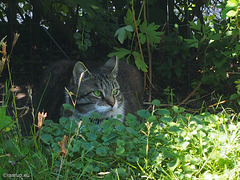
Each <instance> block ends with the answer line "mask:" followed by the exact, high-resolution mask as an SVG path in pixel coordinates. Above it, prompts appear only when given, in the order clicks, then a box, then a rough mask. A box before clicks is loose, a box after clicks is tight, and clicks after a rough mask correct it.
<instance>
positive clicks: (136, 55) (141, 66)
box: [132, 51, 148, 72]
mask: <svg viewBox="0 0 240 180" xmlns="http://www.w3.org/2000/svg"><path fill="white" fill-rule="evenodd" d="M132 54H133V56H134V59H135V64H136V66H137V68H138V69H139V70H142V71H143V72H147V67H148V66H147V65H146V64H145V62H143V60H142V59H141V56H140V54H139V53H138V52H136V51H134V52H133V53H132Z"/></svg>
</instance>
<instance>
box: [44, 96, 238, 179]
mask: <svg viewBox="0 0 240 180" xmlns="http://www.w3.org/2000/svg"><path fill="white" fill-rule="evenodd" d="M153 104H154V105H153V110H152V111H151V112H149V111H147V110H140V111H138V116H139V117H138V118H137V117H135V116H133V115H131V114H128V115H127V117H126V122H125V125H123V124H121V123H120V122H119V121H118V120H116V119H111V120H108V121H104V124H102V125H100V126H95V124H94V123H93V122H90V120H89V119H88V118H86V119H84V120H83V121H80V122H76V121H75V120H74V119H67V118H65V117H62V118H60V123H59V124H56V123H53V122H52V121H51V120H46V121H45V126H44V127H43V129H42V131H41V135H40V139H41V141H42V142H43V143H44V146H45V147H47V149H48V150H47V154H48V157H52V158H53V157H54V159H52V160H51V162H52V163H53V169H55V170H56V174H55V175H54V174H52V176H57V177H65V178H67V177H74V178H80V179H81V178H91V179H97V178H100V177H101V178H103V177H104V178H105V179H112V178H116V179H117V178H120V179H131V178H135V179H136V178H137V179H140V178H149V179H159V178H160V179H162V178H163V179H174V178H175V179H176V178H177V179H198V178H200V179H209V178H220V179H221V178H222V179H227V178H234V177H238V176H239V175H240V174H239V168H240V167H239V162H240V159H239V145H238V144H239V135H238V134H239V130H240V123H237V122H234V121H232V118H233V117H231V116H230V115H228V114H227V113H226V112H225V113H222V114H218V115H214V114H210V113H208V112H205V113H202V114H201V115H192V114H188V113H184V109H183V108H178V107H176V106H174V107H172V109H161V108H159V104H160V102H159V101H158V100H154V101H153ZM139 119H141V120H142V121H143V122H144V123H140V122H139ZM64 135H67V136H68V137H69V139H68V141H67V142H68V143H66V144H65V150H66V153H65V156H63V155H62V154H61V153H60V152H62V150H63V149H61V148H60V146H59V144H61V143H59V142H61V141H62V138H63V136H64Z"/></svg>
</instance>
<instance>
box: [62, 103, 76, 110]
mask: <svg viewBox="0 0 240 180" xmlns="http://www.w3.org/2000/svg"><path fill="white" fill-rule="evenodd" d="M63 109H64V110H73V109H74V107H73V106H72V105H70V104H63Z"/></svg>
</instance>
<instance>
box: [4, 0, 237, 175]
mask: <svg viewBox="0 0 240 180" xmlns="http://www.w3.org/2000/svg"><path fill="white" fill-rule="evenodd" d="M239 7H240V3H239V2H238V0H227V1H224V2H223V1H210V0H209V1H206V0H199V1H194V0H189V1H184V0H175V1H173V0H168V1H166V0H149V1H145V0H143V1H134V0H132V1H125V0H113V1H96V0H88V1H86V0H64V1H61V2H59V1H55V0H50V1H47V0H42V1H39V0H27V1H23V0H20V1H16V0H11V1H10V0H9V1H8V0H3V1H1V2H0V28H1V32H0V33H2V34H0V36H2V37H5V35H7V36H6V37H5V38H3V39H2V41H1V42H0V46H1V61H0V72H1V73H2V75H3V76H4V75H5V74H4V73H7V77H8V78H7V79H8V80H6V81H5V79H3V78H2V77H1V83H3V85H4V86H3V87H4V88H3V89H2V91H3V98H2V102H1V106H0V179H1V177H2V178H31V179H238V178H239V176H240V174H239V172H240V166H239V164H240V155H239V147H240V146H239V143H240V139H239V131H240V124H239V122H238V121H239V113H236V112H237V111H236V112H235V111H234V110H233V109H232V108H231V107H234V109H235V110H238V109H239V104H240V100H239V96H240V80H239V67H238V66H239V60H238V57H239V56H238V55H239V51H240V46H239V37H240V27H239ZM15 31H17V32H19V33H20V34H21V35H20V37H19V34H15V35H13V32H15ZM18 37H19V40H18V43H17V44H16V41H17V39H18ZM11 39H13V44H12V46H7V44H10V43H9V42H11ZM6 42H7V43H6ZM14 46H15V48H14V51H13V47H14ZM112 55H118V57H119V58H123V59H125V60H126V61H129V62H130V63H132V64H135V65H136V67H137V68H138V69H139V70H141V71H143V72H144V77H145V85H146V86H147V88H146V94H147V95H148V99H149V102H148V105H149V107H148V110H145V109H142V110H140V111H138V112H137V116H134V115H131V114H128V115H127V116H126V120H125V124H121V123H120V122H119V121H118V120H116V119H110V120H108V121H107V120H105V121H104V123H103V124H101V125H100V126H95V124H94V123H92V122H91V121H90V119H89V118H83V119H81V120H79V119H71V118H70V119H68V118H65V117H61V118H60V119H59V123H54V122H53V121H52V120H50V119H47V117H46V116H47V114H45V113H38V112H34V111H33V110H32V112H31V113H32V114H31V118H32V119H33V121H34V122H35V121H37V120H38V122H39V123H38V124H37V125H35V124H34V125H33V128H32V132H31V135H30V136H26V137H22V135H21V131H24V129H23V128H22V129H21V127H20V124H19V116H18V109H19V107H18V106H17V103H16V94H15V92H14V91H13V84H14V83H13V82H14V77H16V76H14V75H15V74H16V73H15V71H16V69H18V70H19V71H23V72H24V73H28V72H27V71H24V70H26V69H24V70H22V67H21V66H23V67H24V68H25V66H27V65H26V64H28V63H30V64H31V66H30V67H31V68H32V67H33V66H34V67H36V66H38V65H40V64H41V63H42V64H41V65H40V66H39V67H40V68H39V69H40V71H41V70H42V69H41V67H42V66H44V65H45V64H47V63H49V62H50V61H55V60H58V59H61V58H69V59H75V58H76V59H94V58H95V59H97V60H103V59H106V56H112ZM10 57H11V61H10ZM11 68H13V69H11ZM33 69H34V68H32V70H31V71H33ZM31 71H30V72H31ZM24 73H22V74H24ZM34 73H36V72H35V69H34ZM28 75H29V74H28ZM19 77H20V78H21V77H22V76H19ZM33 79H34V78H33ZM3 80H4V81H3ZM34 80H35V79H34ZM160 82H161V83H160ZM235 84H236V85H237V86H236V87H237V88H236V87H235ZM152 85H153V86H152ZM173 88H175V89H174V90H173ZM193 89H194V91H192V90H193ZM191 91H192V93H190V92H191ZM213 92H214V93H215V94H214V93H213ZM159 94H160V95H159ZM188 94H190V95H189V96H188V97H187V98H186V99H184V100H183V101H182V95H184V97H185V96H187V95H188ZM206 94H207V95H206ZM208 94H210V95H208ZM179 95H180V96H179ZM214 95H215V96H214ZM152 96H153V97H157V98H161V99H163V103H161V102H160V101H159V100H153V101H151V98H152ZM163 96H164V97H163ZM202 96H204V97H207V98H201V97H202ZM213 96H214V97H213ZM193 97H194V98H193ZM31 98H32V97H31ZM31 98H30V101H32V99H31ZM191 98H192V99H191ZM198 98H200V101H198V102H199V103H195V104H194V107H193V106H191V108H189V104H190V103H191V102H195V100H196V99H198ZM214 98H215V99H214ZM222 98H223V99H224V100H222ZM179 99H180V100H181V101H180V100H179ZM211 100H214V101H211ZM209 103H211V104H209ZM199 104H200V105H199ZM233 105H234V106H233ZM166 106H167V107H168V108H164V107H166ZM183 106H185V108H183ZM223 106H225V107H223ZM63 107H64V108H66V109H67V108H74V107H71V106H69V105H66V104H64V105H63ZM46 111H47V110H46ZM210 111H211V112H210ZM11 112H13V113H11ZM37 113H38V116H37ZM24 118H25V117H24V116H23V119H24ZM92 118H98V115H97V114H94V115H93V117H92ZM45 119H46V120H45ZM43 122H44V123H43ZM42 123H43V124H42Z"/></svg>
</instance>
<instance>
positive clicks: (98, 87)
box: [42, 56, 143, 122]
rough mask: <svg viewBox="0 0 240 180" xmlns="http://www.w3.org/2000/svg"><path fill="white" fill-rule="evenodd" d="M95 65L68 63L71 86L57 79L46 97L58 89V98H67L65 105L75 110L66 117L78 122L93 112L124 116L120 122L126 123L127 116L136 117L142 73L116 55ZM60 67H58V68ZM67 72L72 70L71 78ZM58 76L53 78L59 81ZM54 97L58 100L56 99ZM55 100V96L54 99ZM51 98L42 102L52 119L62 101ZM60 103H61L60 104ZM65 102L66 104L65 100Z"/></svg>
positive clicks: (108, 115) (103, 114)
mask: <svg viewBox="0 0 240 180" xmlns="http://www.w3.org/2000/svg"><path fill="white" fill-rule="evenodd" d="M65 63H66V62H65ZM92 66H94V64H87V65H86V66H85V64H83V63H82V62H80V61H79V62H77V63H76V64H75V65H74V67H73V66H72V65H69V66H67V63H66V64H65V69H64V71H65V73H64V76H67V77H68V78H69V81H68V82H70V83H65V82H61V81H60V80H58V81H59V82H58V83H57V82H54V83H53V85H52V83H51V82H50V83H49V85H48V86H49V87H48V90H47V92H46V95H48V96H49V95H50V93H51V89H52V88H54V89H55V90H56V88H57V91H58V92H59V98H62V97H64V96H65V103H68V104H71V105H73V106H74V107H75V108H74V110H72V111H70V112H64V115H66V116H70V117H73V118H76V119H79V118H81V117H83V116H87V117H90V116H91V113H92V112H96V113H99V114H100V115H101V118H102V119H107V118H110V117H114V118H116V117H121V118H119V120H121V121H122V122H123V121H124V117H125V115H126V114H127V113H129V112H130V113H132V114H136V111H137V110H138V109H139V104H140V103H139V102H141V99H142V95H143V86H142V80H141V76H140V72H139V71H138V70H137V69H136V68H134V67H133V66H131V65H129V64H127V63H125V62H123V61H119V60H118V59H117V57H116V56H115V57H113V58H111V59H109V60H108V61H107V62H106V63H105V64H104V65H102V66H100V67H97V68H96V67H92ZM57 67H58V65H55V68H57ZM71 67H72V68H71ZM63 68H64V67H63ZM66 69H71V73H72V75H71V76H72V77H70V74H69V73H68V72H67V70H66ZM53 73H54V72H53ZM58 75H59V74H58V73H57V74H53V75H52V76H53V77H52V79H56V77H57V76H58ZM55 76H56V77H55ZM59 78H60V77H59ZM59 78H58V79H59ZM64 78H65V79H66V77H64ZM55 81H56V80H55ZM52 86H55V87H52ZM64 89H65V93H63V94H61V93H60V92H64ZM54 97H55V98H56V96H54ZM54 97H53V96H52V98H54ZM50 98H51V96H50V97H48V98H45V100H46V101H47V102H45V103H44V100H43V103H44V104H43V106H42V107H43V108H44V109H45V111H47V112H48V114H49V113H50V114H49V115H50V117H51V116H52V115H53V116H54V115H55V116H56V114H55V113H54V112H53V111H57V109H60V106H59V104H61V103H60V102H61V101H59V100H58V99H57V98H56V99H55V100H51V99H50ZM57 102H59V103H58V105H57ZM62 103H64V102H63V101H62ZM49 110H50V111H49ZM58 112H59V111H58ZM118 115H120V116H118ZM52 119H54V117H53V118H52Z"/></svg>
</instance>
